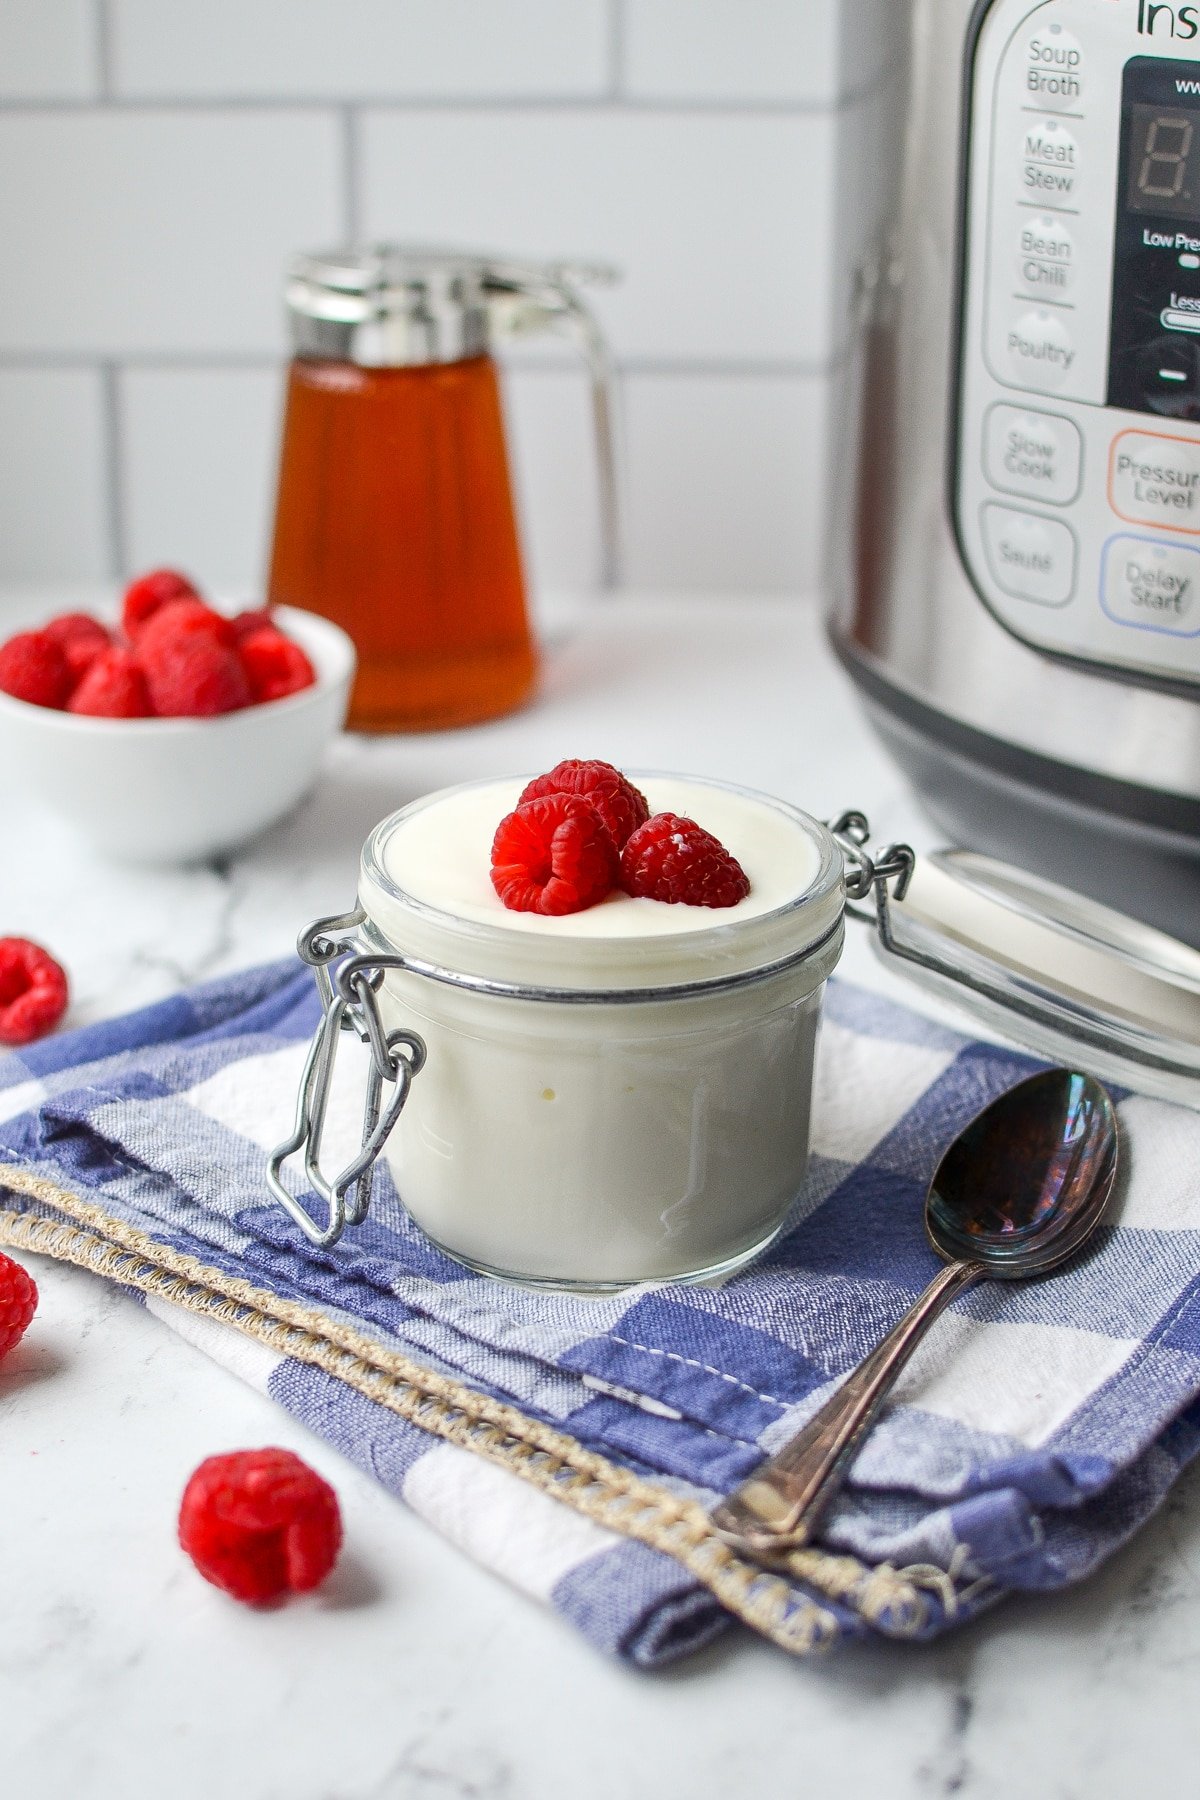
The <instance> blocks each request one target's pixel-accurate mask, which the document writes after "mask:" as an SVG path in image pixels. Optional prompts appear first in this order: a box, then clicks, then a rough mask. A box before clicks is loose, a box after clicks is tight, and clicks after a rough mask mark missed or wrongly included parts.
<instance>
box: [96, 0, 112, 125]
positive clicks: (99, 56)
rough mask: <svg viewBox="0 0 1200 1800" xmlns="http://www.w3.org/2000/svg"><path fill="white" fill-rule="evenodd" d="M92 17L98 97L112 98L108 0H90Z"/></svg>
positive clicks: (107, 99) (102, 98)
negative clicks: (94, 29) (94, 28)
mask: <svg viewBox="0 0 1200 1800" xmlns="http://www.w3.org/2000/svg"><path fill="white" fill-rule="evenodd" d="M92 17H93V20H94V22H95V27H96V84H97V87H98V88H99V91H100V98H101V100H104V101H109V100H111V99H112V98H113V57H112V15H111V13H110V12H109V0H92Z"/></svg>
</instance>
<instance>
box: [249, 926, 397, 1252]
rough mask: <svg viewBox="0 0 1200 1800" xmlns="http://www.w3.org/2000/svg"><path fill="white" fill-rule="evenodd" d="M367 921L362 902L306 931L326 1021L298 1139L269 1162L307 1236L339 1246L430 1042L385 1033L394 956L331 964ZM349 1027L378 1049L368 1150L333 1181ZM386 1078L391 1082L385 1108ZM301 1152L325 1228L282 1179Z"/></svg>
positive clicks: (368, 1103) (309, 1070) (280, 1193)
mask: <svg viewBox="0 0 1200 1800" xmlns="http://www.w3.org/2000/svg"><path fill="white" fill-rule="evenodd" d="M365 918H366V914H365V913H364V912H363V911H362V909H361V907H356V908H355V910H354V911H353V912H349V913H341V914H339V915H337V916H336V917H334V918H329V919H318V920H317V922H316V923H315V924H314V925H310V926H309V927H308V929H307V930H306V931H303V932H301V934H300V938H299V941H298V943H297V945H296V948H297V950H298V951H299V953H300V957H301V959H302V960H303V961H304V962H306V963H307V964H308V965H309V967H310V968H311V969H312V971H313V974H314V976H315V978H316V983H317V991H318V993H319V994H320V996H321V1021H320V1024H319V1025H318V1026H317V1029H316V1031H315V1032H314V1034H313V1039H312V1043H311V1044H310V1045H309V1050H308V1056H307V1058H306V1059H305V1063H304V1072H303V1074H302V1075H301V1077H300V1092H299V1095H298V1096H297V1100H296V1120H295V1125H294V1127H293V1129H292V1133H291V1136H290V1137H288V1138H287V1139H285V1141H284V1142H283V1143H282V1144H279V1145H278V1146H277V1147H276V1149H275V1150H273V1151H272V1153H271V1156H270V1158H269V1159H268V1162H267V1185H268V1187H269V1188H270V1190H271V1192H272V1194H273V1195H274V1196H275V1198H276V1200H278V1201H279V1204H280V1205H281V1206H282V1207H283V1208H284V1209H285V1210H286V1211H287V1213H288V1215H289V1216H290V1217H291V1218H292V1219H294V1220H295V1222H296V1224H297V1225H298V1226H299V1227H300V1229H301V1231H302V1232H303V1233H304V1235H305V1237H306V1238H308V1239H309V1241H310V1242H311V1243H313V1244H316V1245H317V1246H318V1247H319V1248H321V1249H326V1248H328V1246H329V1245H330V1244H334V1243H336V1242H337V1240H338V1238H340V1237H341V1235H342V1232H343V1231H344V1230H345V1228H346V1226H347V1225H359V1224H361V1223H362V1221H363V1219H365V1218H366V1216H367V1209H368V1208H369V1206H370V1204H371V1184H372V1179H373V1175H374V1168H375V1159H376V1157H377V1156H378V1155H379V1152H380V1151H381V1150H382V1149H383V1146H384V1143H385V1142H386V1140H387V1138H388V1135H389V1133H390V1132H391V1130H392V1128H393V1126H394V1125H395V1123H396V1121H397V1119H398V1118H399V1117H400V1114H401V1113H402V1112H403V1110H404V1103H405V1101H406V1100H407V1099H408V1095H409V1090H410V1088H411V1087H412V1083H413V1079H414V1077H415V1076H417V1075H419V1074H420V1072H421V1069H422V1067H423V1066H424V1063H425V1055H426V1052H425V1041H424V1039H423V1038H421V1037H420V1036H418V1034H417V1033H416V1032H415V1031H403V1030H400V1031H393V1032H385V1031H384V1028H383V1021H382V1019H381V1018H380V1016H379V1006H378V1002H377V1000H376V995H377V993H378V991H379V988H380V985H381V983H382V981H383V976H384V971H385V969H386V968H387V967H388V966H389V965H390V963H391V961H392V960H393V959H390V958H388V957H385V956H381V957H378V958H376V957H372V956H369V955H368V956H353V955H351V956H348V957H347V960H346V961H345V962H343V964H342V966H341V968H340V969H338V971H337V973H336V976H331V974H330V965H331V964H332V963H334V962H336V961H337V959H338V958H339V957H340V956H346V955H347V952H348V951H349V950H350V949H351V948H352V944H351V942H350V941H348V940H350V939H351V938H352V936H353V933H354V932H355V931H356V929H357V927H358V926H360V925H361V924H363V922H364V920H365ZM347 1031H352V1032H354V1033H355V1035H356V1036H357V1037H358V1038H359V1039H360V1040H361V1042H363V1043H364V1044H367V1045H368V1046H369V1047H370V1052H371V1063H370V1070H369V1073H368V1075H367V1091H366V1097H365V1100H364V1103H363V1128H362V1147H361V1149H360V1150H359V1152H358V1155H357V1156H356V1157H354V1159H353V1160H352V1161H351V1162H349V1163H347V1165H346V1167H345V1168H344V1169H343V1170H342V1171H341V1173H340V1174H339V1175H336V1176H335V1177H334V1178H333V1179H332V1180H329V1179H328V1178H327V1177H326V1176H325V1175H324V1174H323V1173H322V1171H321V1168H320V1156H321V1143H322V1139H323V1137H324V1133H325V1119H326V1114H327V1112H328V1108H329V1095H330V1090H331V1088H332V1086H333V1072H334V1065H335V1062H336V1058H337V1051H338V1045H339V1044H340V1042H341V1037H342V1033H343V1032H347ZM385 1083H388V1084H390V1085H391V1087H392V1094H391V1097H390V1099H389V1100H388V1101H387V1104H386V1105H385V1104H384V1098H383V1092H384V1084H385ZM301 1150H303V1152H304V1173H305V1175H306V1176H307V1177H308V1180H309V1182H310V1184H311V1186H312V1188H313V1190H314V1192H315V1193H317V1194H318V1195H319V1196H320V1198H321V1199H322V1200H323V1201H324V1202H325V1204H326V1206H327V1207H328V1209H329V1211H328V1217H327V1220H326V1222H325V1224H324V1225H322V1224H321V1223H320V1222H319V1221H318V1220H316V1219H314V1218H313V1217H312V1215H311V1214H310V1213H309V1212H308V1210H307V1209H306V1208H305V1207H304V1206H302V1205H301V1204H300V1202H299V1200H297V1199H296V1197H295V1195H294V1194H290V1193H289V1192H288V1190H287V1188H286V1187H285V1186H284V1184H283V1166H284V1164H285V1163H286V1162H287V1160H288V1158H289V1157H291V1156H294V1155H296V1154H297V1153H298V1152H299V1151H301Z"/></svg>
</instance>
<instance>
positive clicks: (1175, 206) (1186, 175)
mask: <svg viewBox="0 0 1200 1800" xmlns="http://www.w3.org/2000/svg"><path fill="white" fill-rule="evenodd" d="M1129 110H1130V113H1131V115H1132V125H1131V131H1130V139H1129V187H1128V192H1127V195H1126V204H1127V205H1128V207H1129V210H1130V212H1138V213H1155V214H1157V215H1158V216H1159V217H1162V216H1163V215H1164V214H1165V215H1167V216H1168V217H1170V218H1179V219H1193V220H1195V221H1196V222H1197V223H1200V112H1191V111H1187V112H1185V111H1182V110H1181V109H1180V108H1179V107H1175V106H1146V105H1135V106H1132V107H1131V108H1130V109H1129Z"/></svg>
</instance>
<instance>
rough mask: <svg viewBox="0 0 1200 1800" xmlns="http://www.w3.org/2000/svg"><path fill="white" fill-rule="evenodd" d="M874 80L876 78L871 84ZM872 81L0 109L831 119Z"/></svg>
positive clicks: (254, 97) (216, 97) (213, 98)
mask: <svg viewBox="0 0 1200 1800" xmlns="http://www.w3.org/2000/svg"><path fill="white" fill-rule="evenodd" d="M877 86H878V84H876V87H877ZM876 87H871V88H868V89H864V90H862V91H861V92H859V93H856V94H855V95H853V96H837V97H835V98H833V99H828V100H751V99H740V100H738V99H727V100H705V99H700V98H694V99H680V98H676V97H675V96H673V95H664V96H662V97H660V98H657V99H656V98H654V97H653V96H646V95H629V94H623V95H621V96H620V97H619V98H614V96H613V95H612V94H610V93H608V92H604V93H599V94H557V95H556V94H400V95H397V94H244V95H239V94H206V95H197V94H156V95H154V96H142V95H138V94H112V95H110V96H108V97H107V98H104V99H101V100H96V99H82V100H81V99H76V98H74V97H71V96H65V95H64V96H56V97H50V96H42V97H39V98H38V99H31V100H25V99H19V98H15V97H12V96H9V97H7V98H4V99H0V113H11V114H18V115H19V114H34V115H37V114H42V113H45V114H56V113H86V112H93V113H115V112H127V113H156V112H161V113H171V112H183V113H204V112H210V113H212V112H216V113H221V112H317V111H321V112H330V111H337V110H338V109H339V108H341V107H353V108H354V109H356V110H357V111H360V112H361V111H369V112H388V113H393V112H529V113H545V112H571V113H579V114H587V113H596V112H617V113H636V114H641V113H667V114H670V115H672V116H683V117H694V118H722V117H727V118H762V119H815V118H825V119H832V118H834V117H836V115H837V114H838V112H840V111H842V110H843V109H844V108H845V107H846V106H847V105H849V104H853V103H854V102H855V101H857V100H862V99H865V98H867V96H868V95H869V94H871V93H873V92H875V91H876Z"/></svg>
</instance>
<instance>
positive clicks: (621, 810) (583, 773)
mask: <svg viewBox="0 0 1200 1800" xmlns="http://www.w3.org/2000/svg"><path fill="white" fill-rule="evenodd" d="M547 794H578V795H579V796H580V797H581V798H583V799H585V800H589V801H590V802H591V804H592V805H593V806H594V807H595V809H596V811H597V812H598V813H599V814H600V817H601V818H602V819H603V820H604V823H605V824H606V825H607V826H608V829H609V831H610V832H611V833H612V839H613V842H614V844H615V845H616V846H617V849H618V850H620V849H623V848H624V845H625V843H626V841H627V840H628V838H629V834H630V832H632V831H636V829H637V827H638V826H639V825H644V824H645V822H646V820H647V819H648V818H649V817H650V808H649V805H648V804H647V801H646V796H645V794H643V793H642V792H641V791H640V789H638V788H635V787H634V785H633V783H632V781H629V780H627V779H626V777H625V776H624V775H622V773H621V771H620V769H615V768H614V767H613V765H612V764H611V763H606V762H579V761H577V760H574V759H572V760H570V761H567V762H560V763H557V764H556V765H555V767H554V768H553V769H551V771H550V773H549V774H548V775H538V776H537V777H536V778H535V779H534V780H533V781H531V782H530V783H529V785H528V787H526V789H525V791H524V793H523V794H522V795H521V798H520V800H519V801H518V802H517V804H518V805H519V806H523V805H524V804H525V802H526V801H528V800H541V799H543V798H544V797H545V796H546V795H547Z"/></svg>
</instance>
